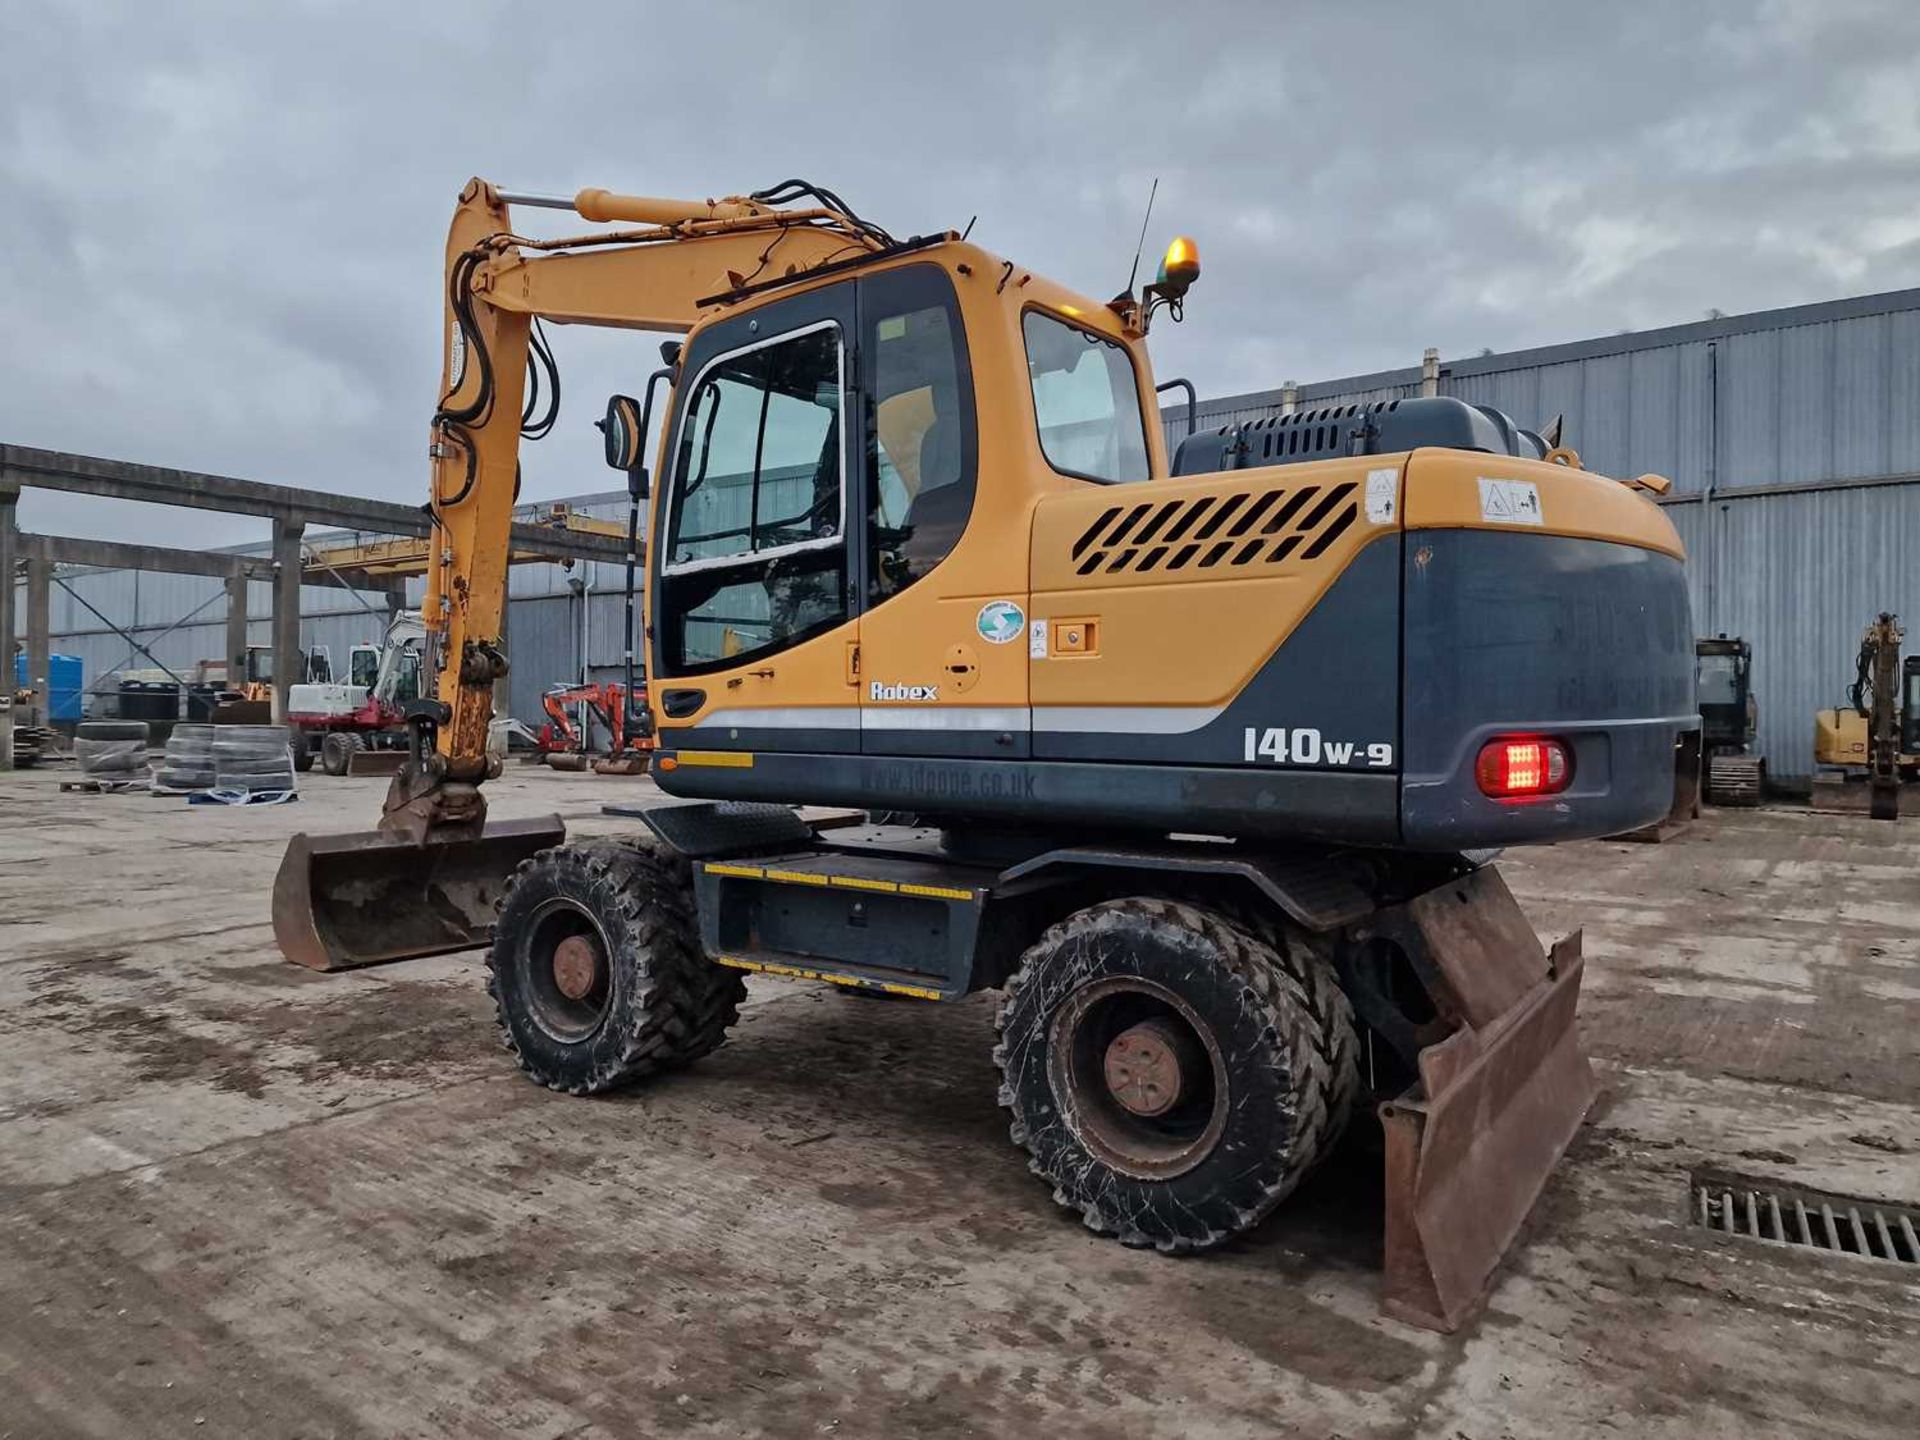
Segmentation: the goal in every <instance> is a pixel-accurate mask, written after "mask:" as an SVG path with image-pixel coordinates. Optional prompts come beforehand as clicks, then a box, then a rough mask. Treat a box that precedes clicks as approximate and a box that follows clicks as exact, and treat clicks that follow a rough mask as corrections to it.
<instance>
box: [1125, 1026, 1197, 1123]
mask: <svg viewBox="0 0 1920 1440" xmlns="http://www.w3.org/2000/svg"><path fill="white" fill-rule="evenodd" d="M1198 1048H1199V1047H1197V1046H1196V1045H1194V1044H1193V1043H1192V1042H1191V1041H1190V1040H1188V1039H1187V1038H1186V1037H1184V1036H1183V1035H1182V1033H1181V1031H1180V1030H1179V1028H1177V1027H1176V1026H1174V1025H1172V1024H1170V1023H1168V1022H1167V1021H1166V1020H1163V1019H1159V1018H1155V1019H1151V1020H1142V1021H1141V1022H1140V1023H1139V1024H1138V1025H1135V1026H1132V1027H1131V1028H1130V1029H1127V1030H1123V1031H1121V1032H1120V1033H1119V1034H1118V1035H1116V1036H1114V1038H1113V1043H1112V1044H1110V1045H1108V1046H1107V1053H1106V1057H1105V1062H1104V1067H1103V1068H1104V1070H1105V1073H1106V1077H1107V1089H1108V1091H1109V1092H1111V1093H1112V1095H1113V1098H1114V1099H1115V1100H1116V1101H1118V1102H1119V1104H1120V1105H1121V1106H1123V1107H1124V1108H1125V1109H1126V1110H1128V1111H1129V1112H1131V1113H1132V1114H1135V1115H1144V1116H1148V1117H1152V1116H1155V1115H1164V1114H1166V1113H1167V1111H1169V1110H1171V1109H1173V1107H1174V1106H1176V1105H1178V1104H1179V1103H1180V1097H1181V1095H1182V1094H1183V1093H1184V1090H1185V1088H1186V1087H1185V1084H1184V1079H1185V1071H1186V1068H1187V1067H1188V1066H1189V1065H1203V1064H1205V1063H1206V1062H1205V1057H1204V1056H1202V1055H1200V1054H1198V1053H1196V1052H1197V1051H1198Z"/></svg>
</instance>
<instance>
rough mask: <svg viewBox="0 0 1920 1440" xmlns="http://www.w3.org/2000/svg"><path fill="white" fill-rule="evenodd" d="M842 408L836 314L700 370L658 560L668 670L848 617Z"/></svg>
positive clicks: (787, 639) (763, 649)
mask: <svg viewBox="0 0 1920 1440" xmlns="http://www.w3.org/2000/svg"><path fill="white" fill-rule="evenodd" d="M844 413H845V365H844V359H843V355H842V348H841V339H840V328H839V326H838V325H836V324H834V323H833V322H831V321H828V322H823V323H821V324H818V325H814V326H810V327H808V328H806V329H804V330H800V331H797V332H795V333H793V334H791V335H786V336H782V337H779V338H777V339H774V340H770V341H764V342H761V343H759V344H756V345H753V346H750V347H747V348H744V349H741V350H738V351H735V352H733V353H731V354H729V355H723V356H719V357H717V358H716V359H714V360H713V361H711V362H709V363H708V365H707V367H706V368H705V369H704V370H702V371H701V372H700V374H699V375H698V376H697V377H696V378H695V380H694V382H693V389H692V391H691V394H690V398H689V400H688V403H687V408H686V411H685V414H684V416H683V418H682V420H681V425H680V441H679V447H678V452H677V454H676V456H675V461H674V472H673V476H674V478H673V487H674V488H673V510H672V517H671V524H670V526H669V533H668V540H667V551H666V553H667V559H666V561H665V563H664V564H663V566H662V568H661V587H660V610H661V615H660V619H659V622H658V624H659V626H660V628H661V630H662V632H663V634H662V639H663V641H664V643H663V646H662V650H663V658H664V659H665V661H666V663H667V665H668V667H669V670H670V672H671V673H675V674H695V673H698V672H700V671H702V670H711V669H719V668H722V667H725V666H728V665H732V664H736V663H739V662H741V661H745V660H749V659H752V658H753V657H755V656H757V655H761V654H766V653H770V652H772V651H775V650H780V649H785V648H786V647H787V646H789V645H793V644H797V643H798V642H800V641H801V640H804V639H807V638H808V637H810V636H812V635H814V634H817V633H819V632H821V631H823V630H826V629H830V628H831V627H833V626H835V625H837V624H839V623H841V622H842V621H843V620H845V619H846V615H847V608H846V545H845V536H844V534H843V513H844V489H845V484H844V482H845V477H844V474H843V470H844V467H845V457H844V449H843V446H842V444H841V434H842V429H841V426H842V417H843V415H844Z"/></svg>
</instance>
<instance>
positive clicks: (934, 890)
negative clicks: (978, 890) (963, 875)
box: [900, 881, 973, 900]
mask: <svg viewBox="0 0 1920 1440" xmlns="http://www.w3.org/2000/svg"><path fill="white" fill-rule="evenodd" d="M900 893H901V894H902V895H930V896H932V897H933V898H934V899H935V900H971V899H973V891H971V890H949V889H948V888H947V887H946V886H944V885H909V884H907V883H906V882H905V881H902V882H901V885H900Z"/></svg>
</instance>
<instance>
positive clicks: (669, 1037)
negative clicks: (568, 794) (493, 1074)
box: [487, 841, 746, 1095]
mask: <svg viewBox="0 0 1920 1440" xmlns="http://www.w3.org/2000/svg"><path fill="white" fill-rule="evenodd" d="M487 971H488V976H487V991H488V993H489V994H490V995H492V996H493V1000H494V1006H495V1009H496V1012H497V1015H498V1019H499V1023H500V1028H501V1030H502V1032H503V1034H504V1036H505V1042H506V1046H507V1049H508V1050H510V1051H512V1052H513V1055H514V1058H515V1059H516V1060H517V1061H518V1062H519V1064H520V1068H521V1069H522V1070H525V1071H526V1072H527V1074H528V1075H529V1076H531V1077H532V1078H533V1079H534V1080H536V1081H538V1082H539V1083H540V1084H542V1085H545V1086H547V1087H548V1088H550V1089H554V1090H564V1091H566V1092H568V1093H569V1094H573V1095H591V1094H597V1093H599V1092H601V1091H604V1090H611V1089H614V1088H616V1087H617V1086H621V1085H625V1084H629V1083H631V1082H633V1081H635V1080H639V1079H642V1078H644V1077H646V1076H648V1075H652V1074H655V1073H657V1072H659V1071H662V1070H667V1069H672V1068H674V1067H676V1066H679V1065H685V1064H687V1063H689V1062H691V1061H693V1060H697V1059H699V1058H700V1057H701V1056H702V1055H705V1054H707V1053H708V1052H709V1051H711V1050H713V1049H714V1048H715V1047H716V1046H718V1045H719V1044H720V1042H721V1040H722V1039H723V1038H724V1037H725V1034H726V1030H727V1027H728V1026H730V1025H732V1024H733V1022H734V1021H735V1020H737V1019H738V1018H739V1014H740V1002H741V1001H742V1000H743V999H744V998H745V997H746V985H745V983H744V982H743V981H742V979H741V977H740V975H739V974H738V973H737V972H735V971H732V970H727V969H723V968H722V967H720V966H718V965H715V964H713V963H712V962H711V961H710V960H708V959H707V958H706V954H705V952H704V951H703V950H702V949H701V946H700V933H699V925H698V922H697V920H696V919H695V916H694V908H693V887H692V877H691V874H690V872H689V870H688V867H687V864H686V861H684V860H683V859H681V858H680V857H679V856H677V855H673V854H671V853H669V852H665V851H661V850H658V849H656V848H653V847H652V846H651V845H648V844H645V843H631V844H629V843H621V842H611V841H593V842H588V843H586V844H581V845H562V846H558V847H556V848H554V849H552V850H542V851H541V852H540V853H539V854H538V855H535V856H533V857H532V858H531V859H529V860H524V861H522V862H521V863H520V866H519V868H518V869H516V870H515V871H514V873H513V875H512V877H511V878H510V880H509V882H508V888H507V891H506V894H505V895H504V896H503V897H502V899H501V902H500V915H499V919H498V920H497V921H496V922H495V925H494V932H493V948H492V949H491V950H490V951H488V953H487Z"/></svg>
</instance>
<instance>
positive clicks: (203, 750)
mask: <svg viewBox="0 0 1920 1440" xmlns="http://www.w3.org/2000/svg"><path fill="white" fill-rule="evenodd" d="M213 732H214V727H213V726H211V725H176V726H174V727H173V734H171V735H169V736H168V737H167V753H166V758H164V759H163V760H161V762H160V768H159V770H157V771H156V772H154V777H153V788H154V789H156V790H173V791H193V790H211V789H212V788H213V780H214V775H213Z"/></svg>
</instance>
